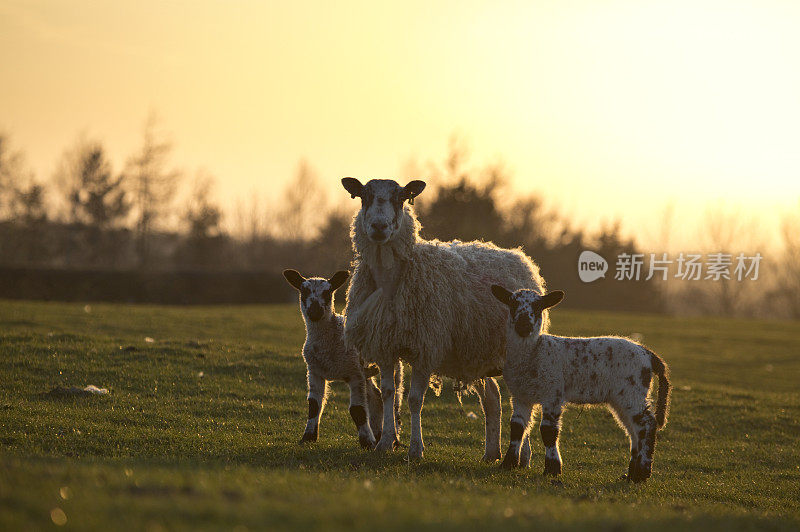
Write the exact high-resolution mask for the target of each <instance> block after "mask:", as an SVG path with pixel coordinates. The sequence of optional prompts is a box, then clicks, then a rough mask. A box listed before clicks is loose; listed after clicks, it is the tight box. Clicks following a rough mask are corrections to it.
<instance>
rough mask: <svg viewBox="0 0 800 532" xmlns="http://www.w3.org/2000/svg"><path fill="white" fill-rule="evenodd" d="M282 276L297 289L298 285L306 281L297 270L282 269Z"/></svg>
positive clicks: (298, 288)
mask: <svg viewBox="0 0 800 532" xmlns="http://www.w3.org/2000/svg"><path fill="white" fill-rule="evenodd" d="M283 276H284V277H286V280H287V281H288V282H289V284H290V285H292V286H294V287H295V288H296V289H297V290H300V287H301V286H303V283H304V282H306V278H305V277H303V276H302V275H300V272H298V271H297V270H283Z"/></svg>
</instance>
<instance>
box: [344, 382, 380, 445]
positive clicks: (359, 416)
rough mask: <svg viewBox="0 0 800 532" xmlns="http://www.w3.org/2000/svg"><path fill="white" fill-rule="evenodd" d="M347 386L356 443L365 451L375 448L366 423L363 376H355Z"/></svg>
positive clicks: (365, 385)
mask: <svg viewBox="0 0 800 532" xmlns="http://www.w3.org/2000/svg"><path fill="white" fill-rule="evenodd" d="M347 384H348V385H349V386H350V417H351V418H352V419H353V423H355V424H356V429H357V430H358V443H360V444H361V447H363V448H365V449H372V448H373V447H374V446H375V436H374V435H373V434H372V429H371V428H370V426H369V422H368V421H367V409H368V408H369V405H368V404H367V382H366V380H365V379H364V375H363V374H362V375H356V376H354V377H353V378H351V379H350V380H349V381H348V382H347Z"/></svg>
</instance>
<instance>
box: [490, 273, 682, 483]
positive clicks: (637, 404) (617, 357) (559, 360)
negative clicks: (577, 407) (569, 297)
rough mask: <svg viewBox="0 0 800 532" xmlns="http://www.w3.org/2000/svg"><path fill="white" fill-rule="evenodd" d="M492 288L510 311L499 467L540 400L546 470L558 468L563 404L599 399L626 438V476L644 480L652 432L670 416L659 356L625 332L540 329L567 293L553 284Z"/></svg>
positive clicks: (511, 463)
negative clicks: (504, 435)
mask: <svg viewBox="0 0 800 532" xmlns="http://www.w3.org/2000/svg"><path fill="white" fill-rule="evenodd" d="M491 289H492V293H493V294H494V295H495V297H497V299H498V300H500V301H501V302H502V303H504V304H505V305H507V306H508V308H509V311H510V319H508V320H507V323H508V325H507V327H505V328H504V330H505V333H506V334H507V336H508V352H507V354H506V365H505V368H504V370H503V377H504V379H505V381H506V384H507V385H508V389H509V391H510V392H511V395H512V397H513V399H512V401H513V404H514V413H513V415H512V416H511V443H510V444H509V447H508V451H507V453H506V457H505V460H503V464H502V465H503V467H505V468H512V467H516V466H517V465H519V463H520V441H521V440H522V439H523V438H525V437H527V436H528V434H529V431H530V425H531V417H532V413H533V408H534V405H541V407H542V422H541V425H540V427H539V430H540V432H541V435H542V441H543V442H544V445H545V461H544V472H545V474H550V475H559V474H560V473H561V455H560V453H559V450H558V434H559V429H560V427H561V411H562V409H563V408H564V405H565V404H566V403H574V404H588V405H595V404H603V405H606V406H608V408H609V409H610V410H611V412H612V413H613V414H614V416H615V417H616V419H617V421H618V422H619V424H620V426H622V428H623V429H624V430H625V431H626V432H627V434H628V436H629V438H630V444H631V446H630V450H631V460H630V462H629V464H628V474H627V478H628V480H630V481H633V482H641V481H644V480H647V479H648V478H649V477H650V473H651V471H652V466H653V452H654V450H655V444H656V431H657V429H659V428H662V427H663V426H664V424H665V423H666V421H667V410H668V407H669V393H670V383H669V369H668V368H667V366H666V364H665V363H664V361H663V360H661V358H659V357H658V356H657V355H656V354H655V353H653V352H652V351H650V350H649V349H647V348H645V347H644V346H642V345H640V344H638V343H636V342H633V341H631V340H629V339H627V338H619V337H614V336H607V337H593V338H565V337H562V336H553V335H550V334H542V313H543V312H545V311H546V309H548V308H550V307H553V306H555V305H557V304H558V303H559V302H560V301H561V300H562V299H563V297H564V292H561V291H559V290H556V291H553V292H551V293H549V294H547V295H544V296H542V295H540V294H538V293H536V292H533V291H531V290H517V291H516V292H514V293H513V294H512V293H511V292H509V291H508V290H506V289H505V288H503V287H502V286H498V285H493V286H492V287H491ZM653 375H656V376H658V402H657V404H656V409H655V410H656V411H655V416H654V415H653V413H652V412H651V405H650V401H649V400H648V394H649V393H650V384H651V380H652V377H653Z"/></svg>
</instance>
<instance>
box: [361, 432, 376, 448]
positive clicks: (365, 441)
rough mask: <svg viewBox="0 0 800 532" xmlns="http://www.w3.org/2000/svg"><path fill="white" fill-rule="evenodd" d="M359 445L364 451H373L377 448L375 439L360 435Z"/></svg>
mask: <svg viewBox="0 0 800 532" xmlns="http://www.w3.org/2000/svg"><path fill="white" fill-rule="evenodd" d="M358 443H359V445H361V448H362V449H372V448H374V447H375V440H374V439H373V438H369V437H366V436H362V435H360V434H359V436H358Z"/></svg>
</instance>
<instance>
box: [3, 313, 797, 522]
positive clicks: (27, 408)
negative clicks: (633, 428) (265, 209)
mask: <svg viewBox="0 0 800 532" xmlns="http://www.w3.org/2000/svg"><path fill="white" fill-rule="evenodd" d="M553 330H554V332H556V333H560V334H578V335H580V334H601V333H603V334H605V333H616V334H632V333H641V334H642V335H643V336H644V341H645V343H647V344H648V345H649V346H650V347H652V348H654V349H655V350H656V351H657V352H659V353H660V354H661V355H662V356H663V357H664V359H665V360H666V361H667V362H668V363H669V364H670V366H671V367H672V373H673V384H674V385H675V391H674V395H673V406H672V412H671V418H670V420H669V423H668V424H667V427H666V429H665V430H664V431H663V432H662V433H661V435H660V439H659V442H658V446H657V449H656V455H655V458H656V459H655V467H654V474H653V478H652V479H651V480H650V481H649V482H647V483H646V484H645V485H636V486H633V485H629V484H627V483H626V482H624V481H620V480H619V477H620V475H621V474H622V473H623V472H624V471H625V470H626V468H627V461H628V451H627V442H626V441H625V437H624V434H623V432H622V431H621V430H620V429H619V428H617V427H616V425H615V424H614V422H613V420H612V418H611V416H610V415H609V414H608V413H607V412H606V411H604V410H599V409H595V410H585V411H581V410H579V409H572V410H570V411H569V412H568V413H567V414H566V415H565V418H564V430H563V432H562V439H561V442H562V444H561V445H562V456H563V458H564V468H565V472H564V475H563V485H559V484H554V483H551V481H550V480H548V479H546V478H544V477H542V475H541V468H542V461H543V457H542V454H543V451H542V445H541V441H539V440H538V439H537V440H536V442H535V446H534V463H535V467H534V468H532V469H530V470H522V471H513V472H502V471H500V470H499V468H498V467H497V466H496V465H487V464H483V463H481V462H480V460H479V459H480V457H481V455H482V453H483V418H482V416H481V415H480V409H479V407H478V403H477V399H476V398H475V397H468V398H467V399H466V400H465V402H464V407H463V410H462V409H461V408H460V407H459V405H458V403H457V402H456V400H455V398H454V396H453V394H452V387H451V386H447V385H446V386H445V389H444V391H443V393H442V396H441V397H435V396H433V394H428V397H427V400H426V406H425V410H424V416H423V417H424V419H423V429H424V430H425V443H426V454H425V459H424V460H423V461H422V462H419V463H408V462H407V461H406V460H405V454H404V452H400V451H398V452H395V453H393V454H389V455H377V454H374V453H371V452H365V451H361V450H360V449H359V448H358V445H357V441H356V436H355V431H354V430H353V428H352V427H351V421H350V419H349V416H348V412H347V401H348V394H347V389H346V387H345V386H344V385H334V386H333V392H334V394H333V397H332V398H331V400H330V402H329V406H328V408H327V409H326V411H325V416H324V417H323V423H322V428H321V431H320V441H319V442H318V443H317V444H314V445H311V446H305V447H300V446H298V445H297V441H298V439H299V438H300V436H301V434H302V432H303V428H304V425H305V417H306V411H307V406H306V401H305V393H306V390H305V376H304V372H305V366H304V364H303V361H302V359H301V358H300V356H299V349H300V346H301V344H302V341H303V334H304V333H303V327H302V322H301V320H300V317H299V313H298V310H297V307H296V306H269V307H255V306H254V307H219V308H173V307H129V306H115V305H99V304H98V305H94V304H93V305H91V307H86V308H84V306H83V305H75V304H50V303H47V304H44V303H21V302H8V301H2V302H0V529H2V530H25V529H46V528H54V527H55V525H54V524H53V523H64V522H65V523H66V524H65V528H74V529H100V528H104V529H105V528H109V527H111V528H112V529H117V528H119V529H147V530H162V529H176V528H181V529H183V528H191V529H195V528H224V529H240V530H246V529H250V530H253V529H290V528H291V529H295V528H296V529H304V530H307V529H342V530H344V529H347V530H350V529H387V528H388V529H409V528H413V529H416V528H419V527H424V528H434V527H436V528H439V529H487V527H493V526H500V525H502V526H511V527H520V526H524V527H531V528H534V527H535V528H537V529H544V530H548V529H565V528H570V529H571V528H578V529H597V528H600V529H614V530H620V529H627V528H630V529H633V528H637V529H639V530H642V529H673V528H674V527H676V526H681V527H692V528H704V529H705V528H712V529H729V528H737V529H741V528H770V529H797V528H798V527H800V510H799V509H798V500H799V499H800V423H799V422H798V417H800V392H798V384H799V383H800V323H789V322H752V321H737V320H723V319H695V318H692V319H678V318H668V317H663V316H643V315H625V314H612V313H588V312H574V311H568V310H561V309H558V310H556V311H555V312H554V313H553ZM146 338H148V339H152V341H149V340H146ZM88 384H94V385H97V386H99V387H106V388H108V389H109V390H110V392H111V393H110V394H109V395H107V396H91V397H79V398H54V397H51V396H49V395H47V392H49V391H50V390H52V389H53V388H55V387H57V386H64V387H69V386H81V387H82V386H85V385H88ZM503 393H504V405H503V407H504V413H503V421H504V426H503V430H504V447H503V450H505V445H506V444H507V439H508V420H507V418H508V414H509V407H508V401H507V394H506V391H505V389H504V390H503ZM470 411H475V412H476V413H478V418H477V419H474V418H473V417H471V416H468V415H467V413H468V412H470ZM407 416H408V411H407V408H406V407H405V406H404V418H405V421H406V422H405V426H406V427H407V426H408V422H407ZM401 439H402V440H403V441H404V442H405V443H407V440H408V432H407V431H404V432H403V433H402V435H401ZM643 521H647V524H646V527H645V526H643V524H642V522H643ZM378 527H380V528H378Z"/></svg>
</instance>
